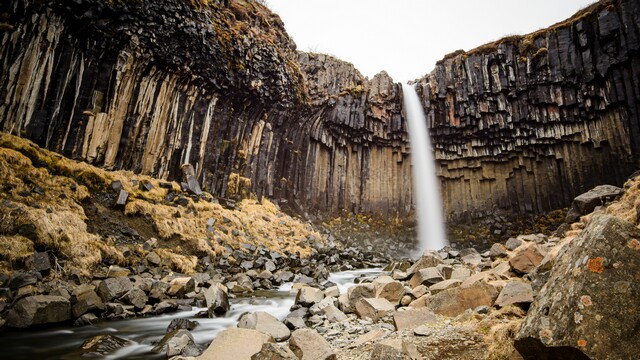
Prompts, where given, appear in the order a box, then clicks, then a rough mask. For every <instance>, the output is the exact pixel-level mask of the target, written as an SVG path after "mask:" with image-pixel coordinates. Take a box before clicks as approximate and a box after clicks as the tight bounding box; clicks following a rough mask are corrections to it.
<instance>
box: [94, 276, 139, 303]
mask: <svg viewBox="0 0 640 360" xmlns="http://www.w3.org/2000/svg"><path fill="white" fill-rule="evenodd" d="M132 288H133V283H132V282H131V280H129V278H127V277H116V278H108V279H104V280H102V281H101V282H100V285H98V295H99V296H100V298H101V299H102V301H103V302H105V303H106V302H109V301H111V300H113V299H116V298H119V297H121V296H122V295H124V294H126V293H127V292H128V291H129V290H131V289H132Z"/></svg>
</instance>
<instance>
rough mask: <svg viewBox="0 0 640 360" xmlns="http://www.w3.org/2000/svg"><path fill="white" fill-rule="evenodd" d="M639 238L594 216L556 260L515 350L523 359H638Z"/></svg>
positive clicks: (623, 224) (629, 228)
mask: <svg viewBox="0 0 640 360" xmlns="http://www.w3.org/2000/svg"><path fill="white" fill-rule="evenodd" d="M639 236H640V233H639V231H638V229H637V227H636V226H635V224H632V223H629V222H627V221H625V220H623V219H620V218H617V217H614V216H611V215H605V214H598V215H594V216H593V218H592V219H591V221H590V222H589V223H588V225H587V226H586V227H585V229H584V230H583V231H582V233H581V234H580V235H579V236H578V237H576V238H575V239H573V240H572V241H571V242H569V243H567V244H566V245H565V246H564V247H563V249H562V250H561V251H560V253H559V254H558V256H557V258H556V262H555V265H554V266H553V269H552V270H551V274H550V276H549V280H548V281H547V283H546V285H545V286H544V287H542V289H541V290H540V292H539V293H538V294H537V296H536V298H535V300H534V302H533V303H532V305H531V307H530V308H529V311H528V313H527V316H526V318H525V319H524V321H523V323H522V327H521V328H520V331H519V332H518V334H517V335H516V340H515V343H514V345H515V347H516V349H517V350H518V351H519V352H520V354H521V355H522V356H523V357H524V358H525V359H545V358H547V359H551V358H557V359H560V358H563V359H639V358H640V347H639V346H638V339H637V335H638V324H640V311H638V310H637V309H638V306H637V304H638V298H640V282H639V281H638V274H640V241H639V240H638V237H639Z"/></svg>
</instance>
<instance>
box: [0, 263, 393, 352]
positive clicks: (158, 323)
mask: <svg viewBox="0 0 640 360" xmlns="http://www.w3.org/2000/svg"><path fill="white" fill-rule="evenodd" d="M383 273H384V272H383V271H382V269H380V268H373V269H361V270H350V271H343V272H337V273H331V274H330V276H329V279H328V281H330V282H333V283H335V284H337V285H338V288H339V289H340V293H341V294H342V293H344V292H346V291H347V289H348V288H349V287H350V286H351V285H353V284H354V283H355V281H356V279H363V278H369V279H373V278H375V277H377V276H379V275H381V274H383ZM291 286H292V284H291V283H287V284H283V285H282V286H280V287H279V288H277V289H274V290H265V291H262V290H261V291H257V292H255V293H254V294H253V295H252V296H251V297H238V298H235V299H230V305H231V309H230V310H229V311H228V312H227V313H226V314H225V316H223V317H218V318H213V319H208V318H198V317H196V316H197V314H198V313H200V312H201V311H205V310H206V309H205V308H196V307H194V308H192V309H191V310H189V311H179V312H175V313H172V314H167V315H160V316H154V317H146V318H134V319H127V320H116V321H102V322H99V323H97V324H95V325H90V326H83V327H72V326H63V327H55V328H48V329H44V330H35V331H33V330H31V331H29V330H26V331H25V330H23V331H14V330H12V331H5V332H3V333H2V334H0V348H1V349H3V350H2V356H0V358H3V359H14V360H20V359H25V360H27V359H29V360H30V359H40V360H46V359H51V360H53V359H73V358H76V356H73V353H74V352H75V351H77V350H78V349H79V348H80V346H81V345H82V343H83V342H84V341H85V340H87V339H89V338H91V337H94V336H97V335H105V334H111V335H115V336H118V337H121V338H124V339H127V340H129V341H131V342H132V345H129V346H125V347H123V348H121V349H119V350H117V351H116V352H114V353H112V354H110V355H109V356H107V357H105V359H110V360H111V359H113V360H115V359H164V358H166V357H165V355H164V354H158V353H154V352H152V351H151V349H152V348H153V346H154V344H155V343H156V342H158V341H159V340H160V339H162V337H163V336H164V335H165V333H166V330H167V327H168V326H169V323H171V320H173V319H178V318H186V319H189V320H195V321H197V322H198V323H199V325H198V326H197V327H196V328H195V329H194V330H191V334H192V335H193V338H194V339H195V341H196V343H197V344H198V345H204V344H207V343H209V342H211V340H212V339H213V338H214V337H215V336H216V335H217V334H218V333H219V332H220V331H222V330H224V329H226V328H229V327H234V326H236V324H237V323H238V319H239V317H240V315H242V314H244V313H245V312H255V311H265V312H268V313H270V314H271V315H273V316H275V317H277V318H278V319H280V320H283V319H284V318H285V317H286V316H287V315H288V314H289V308H290V307H291V305H293V303H294V300H295V293H291V292H290V289H291Z"/></svg>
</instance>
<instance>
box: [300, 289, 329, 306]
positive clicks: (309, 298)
mask: <svg viewBox="0 0 640 360" xmlns="http://www.w3.org/2000/svg"><path fill="white" fill-rule="evenodd" d="M322 299H324V292H323V291H322V290H320V289H316V288H313V287H310V286H303V287H301V288H300V289H299V290H298V294H297V295H296V302H295V303H296V304H298V305H300V306H304V307H311V306H313V304H316V303H319V302H320V301H322Z"/></svg>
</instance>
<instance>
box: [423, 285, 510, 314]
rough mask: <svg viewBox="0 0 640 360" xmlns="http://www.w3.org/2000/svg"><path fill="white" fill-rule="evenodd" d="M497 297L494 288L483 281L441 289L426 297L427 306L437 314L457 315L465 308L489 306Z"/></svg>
mask: <svg viewBox="0 0 640 360" xmlns="http://www.w3.org/2000/svg"><path fill="white" fill-rule="evenodd" d="M497 297H498V291H497V290H496V288H495V287H494V286H492V285H490V284H488V283H486V282H484V281H481V280H480V281H476V282H473V283H470V284H465V283H463V284H462V285H460V286H457V287H454V288H449V289H446V290H443V291H441V292H439V293H437V294H435V295H434V296H433V297H431V298H429V299H427V304H426V305H427V308H428V309H430V310H431V311H433V312H434V313H436V314H439V315H445V316H457V315H460V314H462V313H463V312H464V311H465V310H467V309H475V308H476V307H478V306H491V305H493V302H494V301H495V299H496V298H497Z"/></svg>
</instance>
